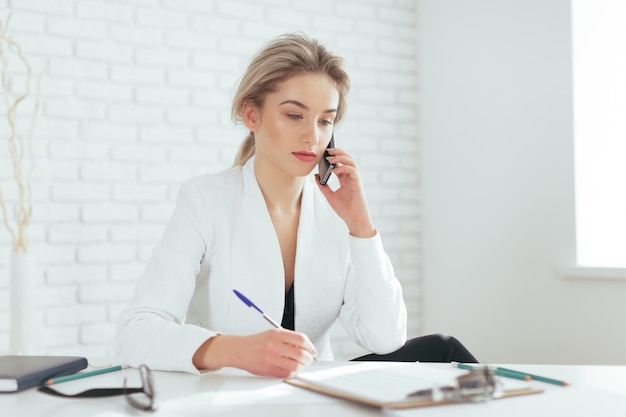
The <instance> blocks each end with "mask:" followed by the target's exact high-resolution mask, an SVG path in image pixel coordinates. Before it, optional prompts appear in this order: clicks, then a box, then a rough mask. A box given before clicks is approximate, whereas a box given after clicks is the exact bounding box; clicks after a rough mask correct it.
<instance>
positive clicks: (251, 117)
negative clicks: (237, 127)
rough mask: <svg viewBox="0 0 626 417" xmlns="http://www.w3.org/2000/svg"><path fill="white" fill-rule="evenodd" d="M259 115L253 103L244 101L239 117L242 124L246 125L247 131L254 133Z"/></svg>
mask: <svg viewBox="0 0 626 417" xmlns="http://www.w3.org/2000/svg"><path fill="white" fill-rule="evenodd" d="M259 113H260V112H259V108H258V107H257V105H256V104H254V103H253V102H251V101H246V102H245V103H243V106H242V109H241V116H242V118H243V124H245V125H246V127H247V128H248V130H250V131H252V132H254V131H256V128H257V124H258V120H259Z"/></svg>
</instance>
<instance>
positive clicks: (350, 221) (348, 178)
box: [315, 148, 376, 238]
mask: <svg viewBox="0 0 626 417" xmlns="http://www.w3.org/2000/svg"><path fill="white" fill-rule="evenodd" d="M328 153H329V154H330V156H331V158H330V159H329V160H328V161H329V162H330V163H331V164H335V170H334V171H333V173H334V174H335V175H336V176H337V178H338V179H339V184H340V185H341V186H340V187H339V188H338V189H337V190H335V191H333V190H332V189H331V188H330V187H329V186H328V185H321V184H320V178H319V174H316V175H315V178H316V180H317V186H318V187H319V189H320V191H321V192H322V194H324V196H325V197H326V200H328V203H329V204H330V206H331V207H332V208H333V210H335V212H336V213H337V214H338V215H339V217H341V218H342V219H343V221H344V222H346V226H348V230H350V234H351V235H352V236H355V237H360V238H370V237H373V236H374V235H376V229H375V228H374V225H373V224H372V219H371V218H370V215H369V210H368V208H367V201H366V199H365V192H364V190H363V183H362V182H361V175H360V173H359V169H358V167H357V165H356V162H354V159H353V158H352V157H351V156H350V155H348V154H347V153H346V152H344V151H343V150H341V149H339V148H329V149H328Z"/></svg>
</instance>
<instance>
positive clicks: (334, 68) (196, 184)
mask: <svg viewBox="0 0 626 417" xmlns="http://www.w3.org/2000/svg"><path fill="white" fill-rule="evenodd" d="M348 89H349V78H348V75H347V74H346V72H345V71H344V70H343V68H342V60H341V59H340V58H339V57H337V56H335V55H333V54H332V53H330V52H329V51H327V50H326V49H325V48H324V47H323V46H322V45H320V44H319V43H318V42H316V41H314V40H310V39H308V38H307V37H305V36H301V35H284V36H281V37H278V38H276V39H275V40H273V41H271V42H270V43H268V44H267V45H266V46H265V48H264V49H262V50H261V51H260V52H259V54H258V55H257V56H256V57H254V58H253V59H252V61H251V62H250V64H249V67H248V69H247V71H246V73H245V74H244V76H243V77H242V79H241V81H240V83H239V88H238V91H237V93H236V95H235V98H234V100H233V107H232V114H233V117H234V119H235V120H236V121H238V122H242V123H244V124H245V126H246V127H247V128H248V130H249V131H250V133H249V135H248V137H247V138H246V139H245V141H244V143H243V144H242V146H241V149H240V151H239V153H238V155H237V158H236V160H235V164H234V166H233V167H232V168H230V169H228V170H226V171H224V172H222V173H218V174H213V175H206V176H202V177H198V178H195V179H192V180H190V181H188V182H186V183H185V184H184V185H183V186H182V187H181V190H180V192H179V195H178V200H177V207H176V210H175V212H174V213H173V215H172V218H171V220H170V222H169V224H168V226H167V228H166V231H165V233H164V236H163V238H162V241H161V243H160V244H159V246H158V247H157V248H156V249H155V252H154V254H153V257H152V259H151V260H150V262H149V263H148V265H147V268H146V271H145V272H144V274H143V276H142V277H141V279H140V280H139V282H138V284H137V290H136V294H135V297H134V299H133V301H132V302H131V305H130V306H129V308H128V309H127V310H126V311H125V312H124V314H123V315H122V317H121V319H120V322H119V325H118V329H117V333H116V353H117V356H118V359H119V360H121V361H122V362H124V363H128V364H129V365H131V366H138V365H139V364H141V363H145V364H147V365H148V366H150V367H152V368H154V369H163V370H178V371H186V372H198V371H199V370H204V369H217V368H221V367H225V366H231V367H236V368H240V369H244V370H247V371H249V372H251V373H254V374H258V375H267V376H275V377H286V376H288V375H290V374H291V373H293V372H296V371H298V370H299V369H301V368H302V367H303V366H306V365H308V364H310V363H311V362H312V360H313V358H314V357H315V355H317V358H319V359H320V360H332V359H333V354H332V349H331V346H330V329H331V326H332V324H333V323H334V322H335V320H336V319H337V318H339V320H340V321H341V322H342V324H343V326H344V328H345V329H346V331H347V333H348V334H349V335H350V337H351V338H352V339H353V340H354V341H355V342H356V343H358V344H359V345H361V346H363V347H364V348H366V349H367V350H369V351H371V352H373V356H370V357H364V358H361V359H363V360H367V359H378V360H380V359H381V358H383V359H389V360H418V359H420V358H421V360H429V359H430V360H440V358H441V360H453V359H454V360H459V359H460V360H461V361H471V360H472V359H473V357H472V356H471V355H470V354H469V352H467V351H466V350H464V348H463V347H462V345H460V344H459V343H458V342H457V341H456V340H454V339H450V340H449V341H446V340H444V339H442V338H441V337H438V336H434V337H433V336H431V337H426V338H421V339H415V340H413V341H411V343H408V344H406V345H405V342H406V308H405V305H404V301H403V299H402V289H401V287H400V284H399V282H398V280H397V279H396V277H395V275H394V271H393V267H392V265H391V263H390V262H389V259H388V257H387V255H386V254H385V252H384V249H383V245H382V242H381V238H380V235H379V233H378V231H377V230H376V228H375V227H374V224H373V222H372V219H371V217H370V214H369V212H368V207H367V203H366V199H365V194H364V192H363V185H362V183H361V177H360V174H359V170H358V167H357V165H356V163H355V161H354V159H353V158H352V156H351V155H350V154H348V153H347V152H345V151H344V150H342V149H339V148H336V149H329V150H328V153H329V155H330V156H329V157H328V160H329V162H330V163H332V164H335V165H336V168H335V171H334V174H335V175H336V176H337V178H338V181H339V184H340V187H339V188H338V189H336V190H334V191H333V190H332V189H331V188H330V187H328V186H324V185H321V184H320V183H319V176H318V175H316V176H315V181H314V180H313V179H312V178H311V177H310V175H309V174H310V173H311V172H312V171H313V169H314V168H315V167H316V165H317V163H318V161H319V160H320V159H321V158H322V157H323V154H324V151H325V150H326V148H327V146H328V144H329V141H330V139H331V137H332V134H333V131H334V127H335V125H336V124H338V123H339V122H340V121H341V119H342V117H343V115H344V111H345V108H346V104H345V103H346V95H347V92H348ZM314 182H315V183H314ZM234 289H235V290H238V291H240V292H241V293H243V294H245V295H247V296H248V297H249V298H250V299H252V300H253V301H254V302H255V304H257V305H258V306H259V307H261V308H262V309H263V310H264V312H265V313H266V314H267V315H268V316H270V317H281V316H282V317H283V321H282V327H283V328H281V329H276V328H271V329H268V325H267V323H266V322H265V321H264V320H262V319H261V318H260V317H258V315H255V314H254V312H253V311H251V310H249V309H248V308H247V307H246V305H245V304H243V303H242V302H241V301H240V300H239V299H237V298H236V297H235V296H234V295H233V290H234ZM294 329H295V330H294ZM432 343H435V344H436V345H437V346H435V347H433V346H430V344H432ZM403 345H404V347H403ZM400 348H402V349H400ZM398 349H400V350H398ZM433 349H434V351H435V354H434V355H435V356H433V354H432V352H431V351H433ZM394 351H395V353H394V354H392V355H391V356H385V357H381V356H377V355H384V354H388V353H389V352H394ZM442 352H445V355H447V356H448V357H444V356H442ZM459 352H460V356H459V355H458V354H459ZM463 354H466V356H465V357H463ZM420 355H421V356H420ZM454 355H457V356H454ZM467 355H469V356H467ZM407 358H408V359H407ZM464 359H465V360H464Z"/></svg>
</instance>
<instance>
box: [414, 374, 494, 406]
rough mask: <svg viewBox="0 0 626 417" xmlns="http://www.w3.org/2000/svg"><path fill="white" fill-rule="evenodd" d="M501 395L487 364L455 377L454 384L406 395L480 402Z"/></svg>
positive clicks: (448, 400) (430, 398)
mask: <svg viewBox="0 0 626 417" xmlns="http://www.w3.org/2000/svg"><path fill="white" fill-rule="evenodd" d="M501 395H502V391H501V389H500V384H499V383H498V381H497V379H496V378H495V376H494V375H493V372H491V370H490V369H489V367H488V366H484V365H481V366H475V367H474V368H473V369H471V370H470V371H468V372H467V373H465V374H463V375H459V376H458V377H457V378H456V384H454V385H446V386H441V387H434V388H432V389H422V390H419V391H415V392H412V393H410V394H408V395H407V397H411V398H416V397H417V398H420V397H421V398H423V399H424V400H430V401H435V402H444V403H448V402H482V401H488V400H491V399H494V398H498V397H500V396H501Z"/></svg>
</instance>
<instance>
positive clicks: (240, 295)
mask: <svg viewBox="0 0 626 417" xmlns="http://www.w3.org/2000/svg"><path fill="white" fill-rule="evenodd" d="M233 292H234V293H235V295H236V296H237V297H239V299H240V300H241V301H243V302H244V304H245V305H247V306H248V307H252V308H253V309H255V310H256V311H258V312H259V313H261V314H262V315H263V318H264V319H265V320H267V321H268V322H269V323H270V324H271V325H272V326H274V327H276V328H277V329H282V326H281V325H280V324H278V323H276V322H275V321H274V320H272V318H271V317H270V316H268V315H267V314H265V313H264V312H263V310H261V309H260V308H259V307H257V306H256V304H254V303H253V302H252V301H250V299H249V298H248V297H246V296H245V295H243V294H242V293H240V292H239V291H237V290H233ZM313 360H316V361H317V360H318V359H317V355H315V354H314V355H313Z"/></svg>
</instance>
